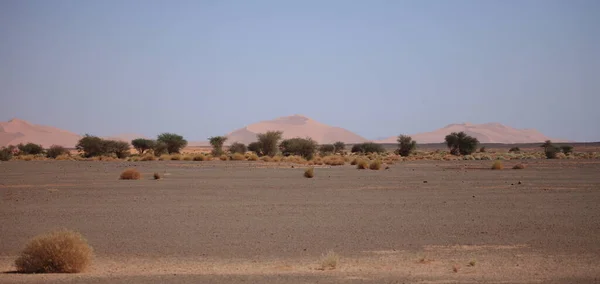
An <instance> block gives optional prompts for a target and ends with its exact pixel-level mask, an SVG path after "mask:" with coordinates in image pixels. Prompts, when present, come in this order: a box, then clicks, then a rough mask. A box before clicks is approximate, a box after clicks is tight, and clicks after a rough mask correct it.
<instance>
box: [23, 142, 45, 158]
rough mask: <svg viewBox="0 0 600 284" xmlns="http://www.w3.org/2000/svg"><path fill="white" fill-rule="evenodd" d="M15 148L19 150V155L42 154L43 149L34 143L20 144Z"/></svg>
mask: <svg viewBox="0 0 600 284" xmlns="http://www.w3.org/2000/svg"><path fill="white" fill-rule="evenodd" d="M17 148H18V149H19V155H21V154H22V155H39V154H42V153H43V152H44V148H43V147H42V146H41V145H38V144H34V143H27V144H23V143H21V144H19V145H17Z"/></svg>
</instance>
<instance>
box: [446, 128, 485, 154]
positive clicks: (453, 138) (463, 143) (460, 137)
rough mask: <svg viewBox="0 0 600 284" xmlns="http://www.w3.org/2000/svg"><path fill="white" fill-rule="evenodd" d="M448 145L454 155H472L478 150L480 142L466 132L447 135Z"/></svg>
mask: <svg viewBox="0 0 600 284" xmlns="http://www.w3.org/2000/svg"><path fill="white" fill-rule="evenodd" d="M445 140H446V145H447V146H448V148H449V149H450V154H452V155H456V156H458V155H471V154H473V153H474V152H475V150H476V149H477V145H479V140H477V138H474V137H471V136H469V135H467V134H466V133H464V132H462V131H461V132H458V133H457V132H452V133H450V134H448V135H446V138H445Z"/></svg>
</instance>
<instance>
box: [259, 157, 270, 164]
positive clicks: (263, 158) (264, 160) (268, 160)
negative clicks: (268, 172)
mask: <svg viewBox="0 0 600 284" xmlns="http://www.w3.org/2000/svg"><path fill="white" fill-rule="evenodd" d="M260 159H261V160H262V161H263V162H267V163H268V162H272V161H273V158H271V157H269V156H263V157H262V158H260Z"/></svg>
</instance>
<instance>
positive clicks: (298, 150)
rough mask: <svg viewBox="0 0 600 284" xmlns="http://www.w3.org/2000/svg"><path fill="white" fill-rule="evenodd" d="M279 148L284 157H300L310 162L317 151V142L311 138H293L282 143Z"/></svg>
mask: <svg viewBox="0 0 600 284" xmlns="http://www.w3.org/2000/svg"><path fill="white" fill-rule="evenodd" d="M279 148H280V149H281V152H282V154H283V155H284V156H290V155H298V156H302V157H303V158H305V159H307V160H310V159H312V158H313V156H314V154H315V150H316V149H317V142H315V141H314V140H312V139H311V138H292V139H286V140H283V141H281V144H280V145H279Z"/></svg>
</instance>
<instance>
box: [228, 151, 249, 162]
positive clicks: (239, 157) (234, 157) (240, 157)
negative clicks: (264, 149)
mask: <svg viewBox="0 0 600 284" xmlns="http://www.w3.org/2000/svg"><path fill="white" fill-rule="evenodd" d="M231 160H232V161H243V160H246V157H245V156H244V155H243V154H240V153H234V154H233V155H231Z"/></svg>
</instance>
